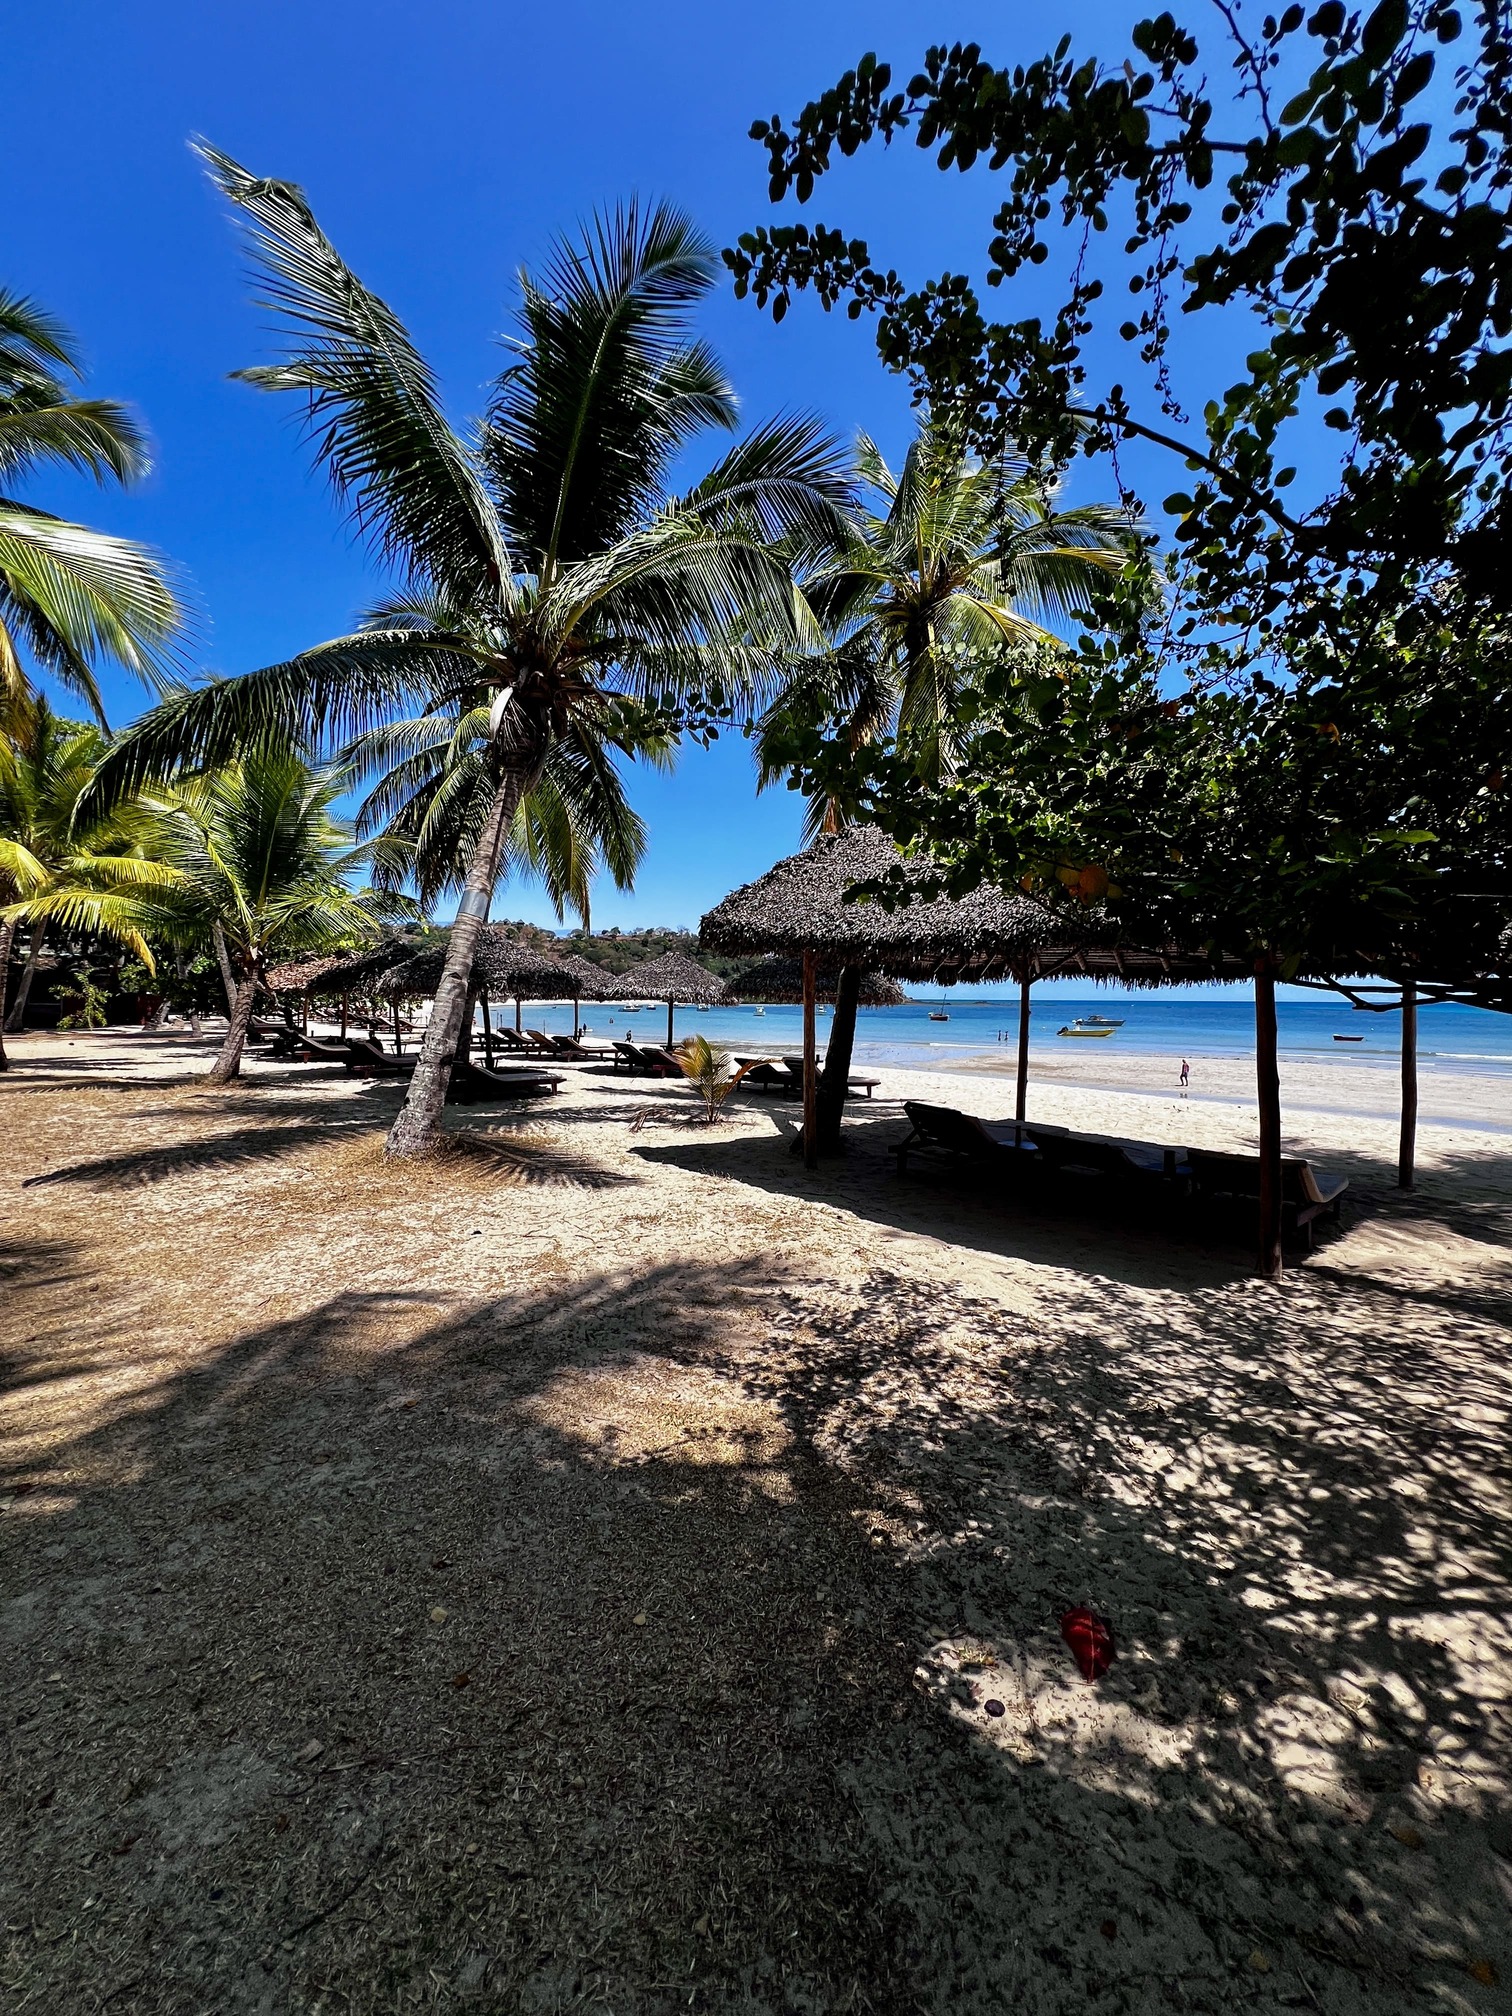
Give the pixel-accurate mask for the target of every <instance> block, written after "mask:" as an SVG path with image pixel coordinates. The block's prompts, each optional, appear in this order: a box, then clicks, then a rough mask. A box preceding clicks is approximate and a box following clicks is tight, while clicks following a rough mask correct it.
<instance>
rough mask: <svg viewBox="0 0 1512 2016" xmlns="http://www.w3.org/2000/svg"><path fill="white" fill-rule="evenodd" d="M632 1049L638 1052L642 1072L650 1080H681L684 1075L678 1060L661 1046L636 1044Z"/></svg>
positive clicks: (657, 1044) (656, 1044)
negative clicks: (650, 1078)
mask: <svg viewBox="0 0 1512 2016" xmlns="http://www.w3.org/2000/svg"><path fill="white" fill-rule="evenodd" d="M633 1047H634V1048H635V1049H636V1050H638V1051H639V1052H640V1056H641V1069H642V1071H643V1072H646V1073H648V1074H649V1075H650V1076H651V1077H652V1078H681V1077H683V1076H684V1075H685V1074H684V1072H683V1067H682V1065H681V1063H680V1062H679V1060H678V1059H677V1058H676V1057H674V1056H673V1054H672V1052H671V1051H670V1050H666V1049H663V1047H662V1046H661V1044H659V1043H637V1044H635V1045H634V1046H633Z"/></svg>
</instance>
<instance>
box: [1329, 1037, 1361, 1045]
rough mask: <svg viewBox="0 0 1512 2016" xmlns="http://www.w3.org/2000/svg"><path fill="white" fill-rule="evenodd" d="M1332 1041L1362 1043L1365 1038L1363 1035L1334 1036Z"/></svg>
mask: <svg viewBox="0 0 1512 2016" xmlns="http://www.w3.org/2000/svg"><path fill="white" fill-rule="evenodd" d="M1334 1041H1335V1043H1363V1042H1364V1041H1365V1038H1364V1037H1363V1036H1335V1038H1334Z"/></svg>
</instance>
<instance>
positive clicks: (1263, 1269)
mask: <svg viewBox="0 0 1512 2016" xmlns="http://www.w3.org/2000/svg"><path fill="white" fill-rule="evenodd" d="M1255 1089H1256V1092H1257V1094H1258V1099H1259V1106H1260V1277H1261V1279H1262V1280H1264V1281H1279V1280H1280V1279H1281V1076H1280V1072H1279V1070H1278V1069H1277V1065H1276V969H1275V966H1274V965H1273V964H1272V962H1271V961H1270V960H1269V959H1268V958H1267V959H1261V960H1259V961H1257V963H1256V966H1255Z"/></svg>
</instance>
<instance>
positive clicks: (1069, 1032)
mask: <svg viewBox="0 0 1512 2016" xmlns="http://www.w3.org/2000/svg"><path fill="white" fill-rule="evenodd" d="M1118 1026H1119V1025H1118V1024H1117V1023H1116V1022H1110V1023H1109V1024H1107V1026H1106V1027H1105V1028H1102V1029H1090V1028H1088V1027H1087V1025H1086V1024H1085V1023H1084V1022H1068V1023H1067V1024H1066V1026H1065V1028H1064V1029H1057V1030H1056V1032H1055V1033H1056V1035H1057V1036H1111V1035H1112V1034H1113V1031H1114V1030H1115V1029H1116V1028H1117V1027H1118Z"/></svg>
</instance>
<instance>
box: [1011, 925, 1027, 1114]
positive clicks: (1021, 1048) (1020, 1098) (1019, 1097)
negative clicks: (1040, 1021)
mask: <svg viewBox="0 0 1512 2016" xmlns="http://www.w3.org/2000/svg"><path fill="white" fill-rule="evenodd" d="M1029 975H1030V969H1029V967H1028V966H1027V965H1026V966H1025V967H1024V970H1023V971H1022V973H1020V974H1019V1042H1018V1086H1017V1089H1016V1090H1015V1092H1014V1097H1013V1117H1014V1119H1015V1120H1016V1121H1017V1122H1018V1124H1019V1125H1020V1127H1022V1126H1023V1124H1024V1110H1025V1107H1026V1106H1027V1105H1028V1102H1029Z"/></svg>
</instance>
